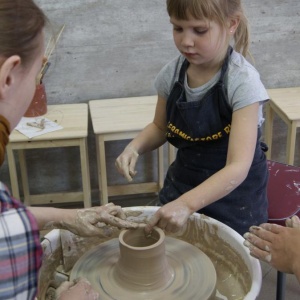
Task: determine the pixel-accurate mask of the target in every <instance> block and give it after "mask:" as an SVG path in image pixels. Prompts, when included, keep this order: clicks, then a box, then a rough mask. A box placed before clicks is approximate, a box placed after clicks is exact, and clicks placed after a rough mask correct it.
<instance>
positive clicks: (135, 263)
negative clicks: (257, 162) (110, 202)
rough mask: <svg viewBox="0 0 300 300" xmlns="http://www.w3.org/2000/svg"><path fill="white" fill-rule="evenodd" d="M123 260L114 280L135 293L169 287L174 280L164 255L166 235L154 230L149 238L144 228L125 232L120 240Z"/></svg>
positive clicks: (119, 262)
mask: <svg viewBox="0 0 300 300" xmlns="http://www.w3.org/2000/svg"><path fill="white" fill-rule="evenodd" d="M119 247H120V257H119V260H118V262H117V264H116V267H115V279H116V281H118V283H119V284H120V285H122V286H126V285H127V286H128V287H130V288H131V289H134V290H136V291H143V292H145V291H147V290H155V289H159V288H162V287H164V286H166V285H167V284H168V283H169V282H170V280H171V279H172V277H173V275H174V274H173V271H172V268H170V266H169V264H168V261H167V258H166V253H165V234H164V232H163V230H161V229H160V228H154V230H153V232H152V233H151V236H149V237H146V236H145V232H144V227H141V228H139V229H136V230H123V231H122V232H121V233H120V236H119Z"/></svg>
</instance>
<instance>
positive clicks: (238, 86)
mask: <svg viewBox="0 0 300 300" xmlns="http://www.w3.org/2000/svg"><path fill="white" fill-rule="evenodd" d="M183 61H184V56H182V55H179V56H178V57H176V58H175V59H173V60H172V61H171V62H169V63H168V64H167V65H165V66H164V67H163V68H162V69H161V71H160V72H159V73H158V75H157V76H156V79H155V82H154V85H155V88H156V90H157V93H158V95H160V96H161V97H163V98H165V99H168V97H169V95H170V92H171V90H172V87H173V85H174V83H175V82H176V81H177V80H178V76H179V72H180V68H181V66H182V63H183ZM220 75H221V70H220V71H219V72H218V73H217V74H216V75H215V76H214V77H213V78H212V79H211V80H210V81H209V82H207V83H206V84H204V85H202V86H200V87H197V88H190V87H189V86H188V83H187V75H185V79H184V88H185V93H186V99H187V101H195V100H199V99H201V98H203V96H204V95H205V93H206V92H207V91H208V90H209V89H210V88H212V87H213V86H214V85H215V84H216V83H217V82H218V80H219V79H220ZM225 84H226V87H227V91H228V102H229V105H230V107H231V108H232V110H233V111H236V110H238V109H240V108H243V107H245V106H247V105H250V104H253V103H255V102H260V109H259V118H258V126H259V127H260V126H261V125H262V123H263V122H264V118H263V113H262V105H263V103H264V102H265V101H266V100H268V99H269V96H268V93H267V91H266V89H265V87H264V85H263V84H262V82H261V80H260V76H259V73H258V72H257V70H256V69H255V68H254V67H253V66H252V65H251V64H250V63H249V62H248V61H247V60H246V59H245V58H244V57H243V56H242V55H241V54H240V53H238V52H236V51H233V52H232V54H231V56H230V60H229V64H228V69H227V72H226V74H225Z"/></svg>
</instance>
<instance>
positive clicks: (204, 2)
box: [167, 0, 249, 56]
mask: <svg viewBox="0 0 300 300" xmlns="http://www.w3.org/2000/svg"><path fill="white" fill-rule="evenodd" d="M167 11H168V14H169V16H170V17H174V18H176V19H178V20H187V19H188V16H189V15H191V16H192V17H193V18H195V19H199V20H200V19H207V20H212V21H215V22H217V23H219V24H220V25H221V26H223V27H224V28H226V26H227V24H228V23H227V21H228V18H238V19H239V20H240V23H239V26H238V28H237V30H236V32H235V34H234V48H235V50H236V51H237V52H240V53H241V54H242V55H243V56H246V55H247V54H248V49H249V28H248V21H247V18H246V16H245V13H244V10H243V7H242V4H241V0H167Z"/></svg>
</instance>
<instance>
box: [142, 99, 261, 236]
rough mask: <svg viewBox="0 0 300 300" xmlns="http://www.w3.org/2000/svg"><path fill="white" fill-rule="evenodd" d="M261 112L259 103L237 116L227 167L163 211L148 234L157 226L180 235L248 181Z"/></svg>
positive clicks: (166, 206) (233, 126) (241, 111)
mask: <svg viewBox="0 0 300 300" xmlns="http://www.w3.org/2000/svg"><path fill="white" fill-rule="evenodd" d="M258 110H259V103H254V104H251V105H249V106H246V107H244V108H241V109H239V110H237V111H235V112H234V113H233V115H232V124H231V132H230V139H229V145H228V154H227V161H226V165H225V167H224V168H223V169H221V170H220V171H218V172H217V173H215V174H214V175H212V176H211V177H210V178H208V179H207V180H206V181H204V182H203V183H201V184H200V185H199V186H197V187H195V188H194V189H192V190H190V191H189V192H187V193H185V194H183V195H182V196H180V197H179V198H178V199H176V200H175V201H172V202H170V203H168V204H166V205H164V206H163V207H162V208H160V209H159V210H158V211H157V212H156V214H155V215H154V216H153V217H152V219H151V220H150V221H149V224H148V226H147V228H146V231H148V232H149V231H151V230H152V228H153V226H155V225H158V226H161V227H162V228H164V229H166V230H167V231H171V232H175V231H177V230H178V229H179V228H180V227H182V226H183V225H184V224H185V222H186V221H187V218H188V217H189V216H190V214H192V213H193V212H195V211H198V210H199V209H201V208H203V207H205V206H207V205H209V204H211V203H213V202H215V201H217V200H219V199H221V198H223V197H224V196H226V195H228V194H229V193H230V192H231V191H233V190H234V189H235V188H237V187H238V186H239V185H240V184H241V183H242V182H243V181H244V180H245V178H246V177H247V174H248V172H249V169H250V166H251V163H252V161H253V156H254V151H255V146H256V141H257V124H258Z"/></svg>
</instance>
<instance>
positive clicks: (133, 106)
mask: <svg viewBox="0 0 300 300" xmlns="http://www.w3.org/2000/svg"><path fill="white" fill-rule="evenodd" d="M156 102H157V96H145V97H132V98H116V99H104V100H91V101H90V102H89V106H90V113H91V118H92V124H93V129H94V133H95V135H96V145H97V163H98V172H99V173H98V180H99V189H100V192H101V198H102V203H101V204H106V203H108V197H109V196H117V195H127V194H140V193H154V192H158V191H159V190H160V189H161V187H162V185H163V179H164V178H163V177H164V173H163V147H160V148H159V149H158V182H146V183H136V184H135V183H132V184H124V185H114V186H108V184H107V170H106V158H105V142H106V141H116V140H126V139H133V138H134V137H135V136H136V135H137V134H138V133H139V132H140V131H141V130H142V129H144V127H145V126H146V125H148V124H149V123H150V122H152V121H153V118H154V113H155V107H156Z"/></svg>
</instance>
